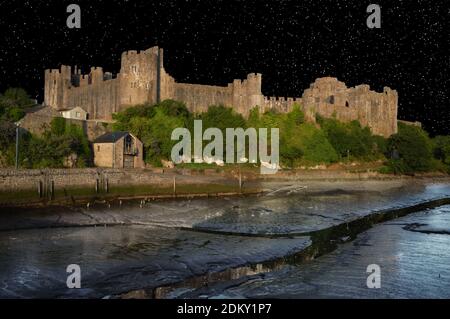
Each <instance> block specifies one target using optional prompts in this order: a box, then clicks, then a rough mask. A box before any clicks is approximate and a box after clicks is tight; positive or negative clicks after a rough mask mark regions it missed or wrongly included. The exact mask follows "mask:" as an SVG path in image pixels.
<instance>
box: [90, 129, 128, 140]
mask: <svg viewBox="0 0 450 319" xmlns="http://www.w3.org/2000/svg"><path fill="white" fill-rule="evenodd" d="M128 134H130V133H129V132H121V131H116V132H111V133H105V134H103V135H100V136H99V137H97V138H96V139H95V140H94V143H115V142H117V141H118V140H120V139H121V138H122V137H124V136H126V135H128Z"/></svg>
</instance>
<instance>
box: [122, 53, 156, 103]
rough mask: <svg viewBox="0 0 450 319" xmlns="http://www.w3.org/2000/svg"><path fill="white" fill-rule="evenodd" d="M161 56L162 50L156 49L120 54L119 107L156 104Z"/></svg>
mask: <svg viewBox="0 0 450 319" xmlns="http://www.w3.org/2000/svg"><path fill="white" fill-rule="evenodd" d="M162 55H163V53H162V49H159V48H158V47H152V48H150V49H148V50H145V51H141V52H138V51H126V52H124V53H122V61H121V68H120V74H119V80H120V90H119V91H120V93H119V96H120V103H119V104H120V105H135V104H142V103H146V102H148V103H156V102H158V100H160V92H161V87H160V86H161V84H160V83H161V68H162Z"/></svg>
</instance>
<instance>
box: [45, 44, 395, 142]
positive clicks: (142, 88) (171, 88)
mask: <svg viewBox="0 0 450 319" xmlns="http://www.w3.org/2000/svg"><path fill="white" fill-rule="evenodd" d="M261 84H262V76H261V74H258V73H251V74H249V75H247V79H245V80H234V81H233V82H232V83H229V84H228V85H227V86H213V85H200V84H188V83H178V82H176V81H175V79H174V78H173V77H171V76H170V75H169V74H167V73H166V71H165V70H164V66H163V50H162V49H160V48H158V47H152V48H150V49H148V50H145V51H141V52H139V51H127V52H124V53H123V54H122V58H121V68H120V72H119V73H118V74H117V75H116V76H115V77H113V75H112V74H111V73H109V72H104V71H103V69H102V68H101V67H92V68H91V71H90V73H89V74H81V72H80V70H78V69H77V68H76V67H75V68H74V69H73V70H72V68H71V67H70V66H65V65H63V66H61V68H60V69H59V70H58V69H53V70H46V71H45V88H44V95H45V97H44V103H45V105H46V106H51V107H52V108H54V109H56V110H58V111H63V110H70V109H73V108H75V107H81V108H82V109H84V110H85V111H86V112H87V113H88V117H89V119H94V120H100V121H101V120H111V119H112V114H113V113H115V112H119V111H122V110H124V109H126V108H127V107H129V106H131V105H135V104H142V103H157V102H159V101H162V100H166V99H173V100H177V101H181V102H184V103H185V104H186V106H187V108H188V109H189V110H190V111H191V112H194V113H200V112H205V111H206V110H207V109H208V107H209V106H211V105H219V104H222V105H225V106H229V107H232V108H234V109H235V110H236V112H238V113H241V114H243V115H244V116H247V115H248V114H249V112H250V110H251V108H253V107H258V108H259V109H260V111H262V112H264V111H266V110H270V109H273V110H277V111H279V112H289V111H290V110H291V109H292V106H293V105H294V103H297V104H300V105H302V106H303V110H304V112H305V116H306V119H307V120H308V121H311V122H315V115H316V114H320V115H322V116H324V117H331V116H336V118H337V119H339V120H341V121H345V122H347V121H351V120H359V121H360V123H361V124H362V125H363V126H368V127H369V128H370V129H371V130H372V132H373V133H374V134H378V135H383V136H385V137H388V136H390V135H392V134H394V133H396V132H397V100H398V97H397V92H396V91H395V90H391V89H390V88H387V87H385V88H384V90H383V92H382V93H378V92H374V91H371V90H370V88H369V86H368V85H359V86H356V87H354V88H347V87H346V85H345V84H344V83H343V82H340V81H338V80H337V79H336V78H330V77H326V78H320V79H317V80H316V81H315V82H314V83H313V84H311V86H310V88H309V89H307V90H305V91H304V93H303V96H302V97H301V98H300V97H298V98H290V97H288V98H285V97H280V98H277V97H265V96H264V95H263V94H262V92H261Z"/></svg>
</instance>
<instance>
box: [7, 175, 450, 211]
mask: <svg viewBox="0 0 450 319" xmlns="http://www.w3.org/2000/svg"><path fill="white" fill-rule="evenodd" d="M448 178H450V177H449V176H448V175H445V174H441V173H432V174H422V175H416V176H414V177H412V176H399V175H387V174H380V173H378V172H376V171H370V170H361V171H358V170H326V169H324V170H320V169H316V170H315V169H304V170H283V171H280V172H278V173H277V174H274V175H260V174H259V170H258V169H256V168H254V169H249V168H248V167H247V168H244V169H242V170H241V169H240V168H238V167H231V168H226V169H128V170H127V169H99V168H86V169H43V170H13V169H0V206H3V207H39V206H61V205H63V206H80V205H87V204H89V205H91V204H94V203H102V202H107V203H109V204H111V203H113V202H116V203H119V202H123V201H126V200H133V199H140V200H155V199H167V198H169V199H172V198H193V197H210V196H212V197H220V196H232V195H250V194H258V193H264V192H265V186H264V185H265V184H267V183H268V182H270V183H276V182H280V183H283V182H304V183H310V182H316V181H317V182H323V181H327V182H347V181H353V182H357V181H368V180H373V181H383V180H392V181H410V180H413V179H428V180H445V179H448Z"/></svg>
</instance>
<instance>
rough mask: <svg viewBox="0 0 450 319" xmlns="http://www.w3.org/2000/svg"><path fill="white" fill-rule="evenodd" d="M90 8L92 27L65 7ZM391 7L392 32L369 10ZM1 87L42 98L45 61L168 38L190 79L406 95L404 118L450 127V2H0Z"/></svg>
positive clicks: (169, 54)
mask: <svg viewBox="0 0 450 319" xmlns="http://www.w3.org/2000/svg"><path fill="white" fill-rule="evenodd" d="M70 3H76V4H79V5H80V7H81V29H69V28H67V26H66V19H67V17H68V15H69V13H66V7H67V5H69V4H70ZM370 3H376V4H379V5H380V6H381V17H382V24H381V29H369V28H367V26H366V18H367V16H368V15H369V14H368V13H366V8H367V6H368V5H369V4H370ZM0 12H1V20H0V34H1V36H0V90H1V91H4V90H5V89H6V88H7V87H12V86H14V87H15V86H20V87H23V88H25V89H26V90H27V91H28V92H29V93H30V94H31V95H32V97H36V98H37V99H38V100H39V101H40V102H41V101H42V99H43V96H42V94H43V85H44V79H43V75H44V69H46V68H57V67H58V66H59V65H60V64H69V65H75V64H76V65H78V66H81V67H82V69H83V71H85V72H86V71H87V70H88V68H89V67H90V66H102V67H103V68H104V70H105V71H112V72H114V73H116V72H118V71H119V67H120V55H121V53H122V51H126V50H133V49H146V48H149V47H151V46H154V45H159V46H161V47H163V48H164V50H165V62H164V63H165V69H166V71H168V72H169V74H171V75H172V76H174V77H175V79H176V80H177V81H179V82H189V83H201V84H217V85H225V84H226V83H228V82H231V81H232V80H233V79H235V78H245V77H246V74H247V73H250V72H260V73H262V74H263V88H262V90H263V93H264V94H265V95H268V96H294V97H297V96H301V94H302V92H303V90H304V89H306V88H307V87H309V84H310V83H311V82H313V81H314V80H315V79H316V78H317V77H321V76H334V77H337V78H338V79H339V80H341V81H344V82H345V83H346V84H347V86H354V85H358V84H362V83H366V84H369V85H370V86H371V88H372V89H375V90H377V91H381V90H382V88H383V86H389V87H391V88H393V89H396V90H397V91H398V92H399V118H400V119H405V120H418V121H421V122H423V124H424V127H425V129H427V130H428V131H429V132H431V133H432V134H450V112H449V110H450V80H449V78H450V53H449V48H450V35H449V33H450V1H448V0H435V1H420V0H404V1H399V0H390V1H379V0H369V1H365V0H355V1H349V0H346V1H337V0H334V1H320V0H311V1H302V0H292V1H275V0H273V1H261V0H258V1H253V0H245V1H231V0H226V1H181V0H178V1H174V0H172V1H171V0H163V1H151V0H146V1H132V0H128V1H125V0H123V1H111V0H108V1H93V0H90V1H80V0H70V1H62V0H55V1H51V0H47V1H20V2H19V1H7V0H0Z"/></svg>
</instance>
